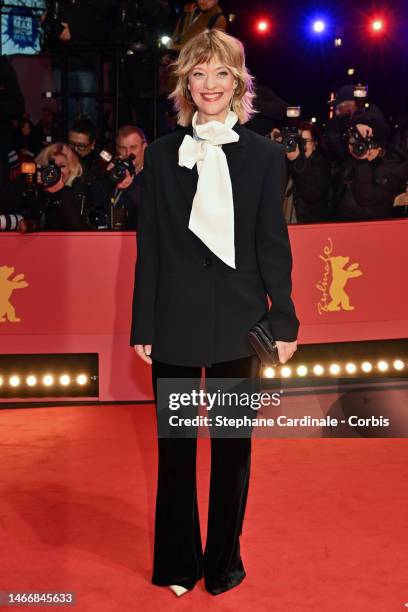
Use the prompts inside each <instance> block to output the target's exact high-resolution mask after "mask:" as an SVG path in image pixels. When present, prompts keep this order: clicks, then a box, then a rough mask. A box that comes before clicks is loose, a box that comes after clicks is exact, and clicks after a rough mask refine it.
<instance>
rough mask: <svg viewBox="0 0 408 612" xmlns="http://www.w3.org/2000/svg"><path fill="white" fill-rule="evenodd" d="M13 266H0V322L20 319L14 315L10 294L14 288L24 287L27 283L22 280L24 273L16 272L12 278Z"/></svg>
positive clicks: (14, 321)
mask: <svg viewBox="0 0 408 612" xmlns="http://www.w3.org/2000/svg"><path fill="white" fill-rule="evenodd" d="M13 274H14V268H13V267H9V266H0V323H4V322H5V321H9V322H10V323H18V322H19V321H21V319H19V318H18V317H17V316H16V311H15V308H14V306H13V304H12V303H11V301H10V300H11V296H12V294H13V291H14V290H15V289H25V287H28V283H27V281H26V280H24V274H17V276H15V277H14V278H11V276H12V275H13Z"/></svg>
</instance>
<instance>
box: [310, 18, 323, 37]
mask: <svg viewBox="0 0 408 612" xmlns="http://www.w3.org/2000/svg"><path fill="white" fill-rule="evenodd" d="M312 27H313V31H314V32H316V34H321V32H324V31H325V29H326V24H325V22H324V21H323V20H322V19H316V20H315V21H314V22H313V26H312Z"/></svg>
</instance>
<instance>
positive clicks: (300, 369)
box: [264, 359, 405, 378]
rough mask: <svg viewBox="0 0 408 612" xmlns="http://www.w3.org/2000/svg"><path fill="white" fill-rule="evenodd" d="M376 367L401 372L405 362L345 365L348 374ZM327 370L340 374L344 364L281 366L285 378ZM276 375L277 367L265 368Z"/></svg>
mask: <svg viewBox="0 0 408 612" xmlns="http://www.w3.org/2000/svg"><path fill="white" fill-rule="evenodd" d="M375 368H377V369H378V370H379V371H380V372H382V373H384V372H387V371H389V370H390V369H391V368H393V369H394V370H396V371H397V372H401V371H402V370H403V369H404V368H405V363H404V362H403V361H402V360H401V359H395V360H394V361H393V363H392V364H390V363H388V361H385V360H383V359H382V360H381V361H378V362H377V364H373V363H371V362H370V361H363V362H362V363H361V364H360V367H359V366H358V365H356V364H355V363H353V362H349V363H346V364H345V366H344V370H345V372H346V373H347V374H351V375H352V374H357V373H358V372H359V371H362V372H364V373H365V374H369V373H370V372H372V371H373V370H374V369H375ZM325 372H327V373H328V374H331V375H332V376H338V375H339V374H341V372H342V366H341V365H340V364H338V363H332V364H330V365H327V366H326V368H325V367H324V366H322V365H321V364H316V365H314V366H313V367H311V368H310V369H309V368H308V367H307V366H305V365H300V366H297V368H296V369H295V370H293V369H292V368H291V367H289V366H283V367H282V368H280V375H281V376H282V377H283V378H289V377H290V376H293V375H294V376H300V377H303V376H306V375H307V374H314V375H315V376H323V374H324V373H325ZM275 375H276V370H275V368H271V367H268V368H265V369H264V376H265V377H266V378H274V376H275Z"/></svg>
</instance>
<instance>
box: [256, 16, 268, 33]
mask: <svg viewBox="0 0 408 612" xmlns="http://www.w3.org/2000/svg"><path fill="white" fill-rule="evenodd" d="M270 27H271V26H270V23H269V21H268V20H267V19H258V21H257V22H256V30H257V32H258V33H259V34H265V33H266V32H269V30H270Z"/></svg>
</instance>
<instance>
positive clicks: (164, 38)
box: [160, 36, 171, 45]
mask: <svg viewBox="0 0 408 612" xmlns="http://www.w3.org/2000/svg"><path fill="white" fill-rule="evenodd" d="M170 40H171V38H170V36H162V37H161V39H160V42H161V44H162V45H167V44H168V43H169V42H170Z"/></svg>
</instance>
